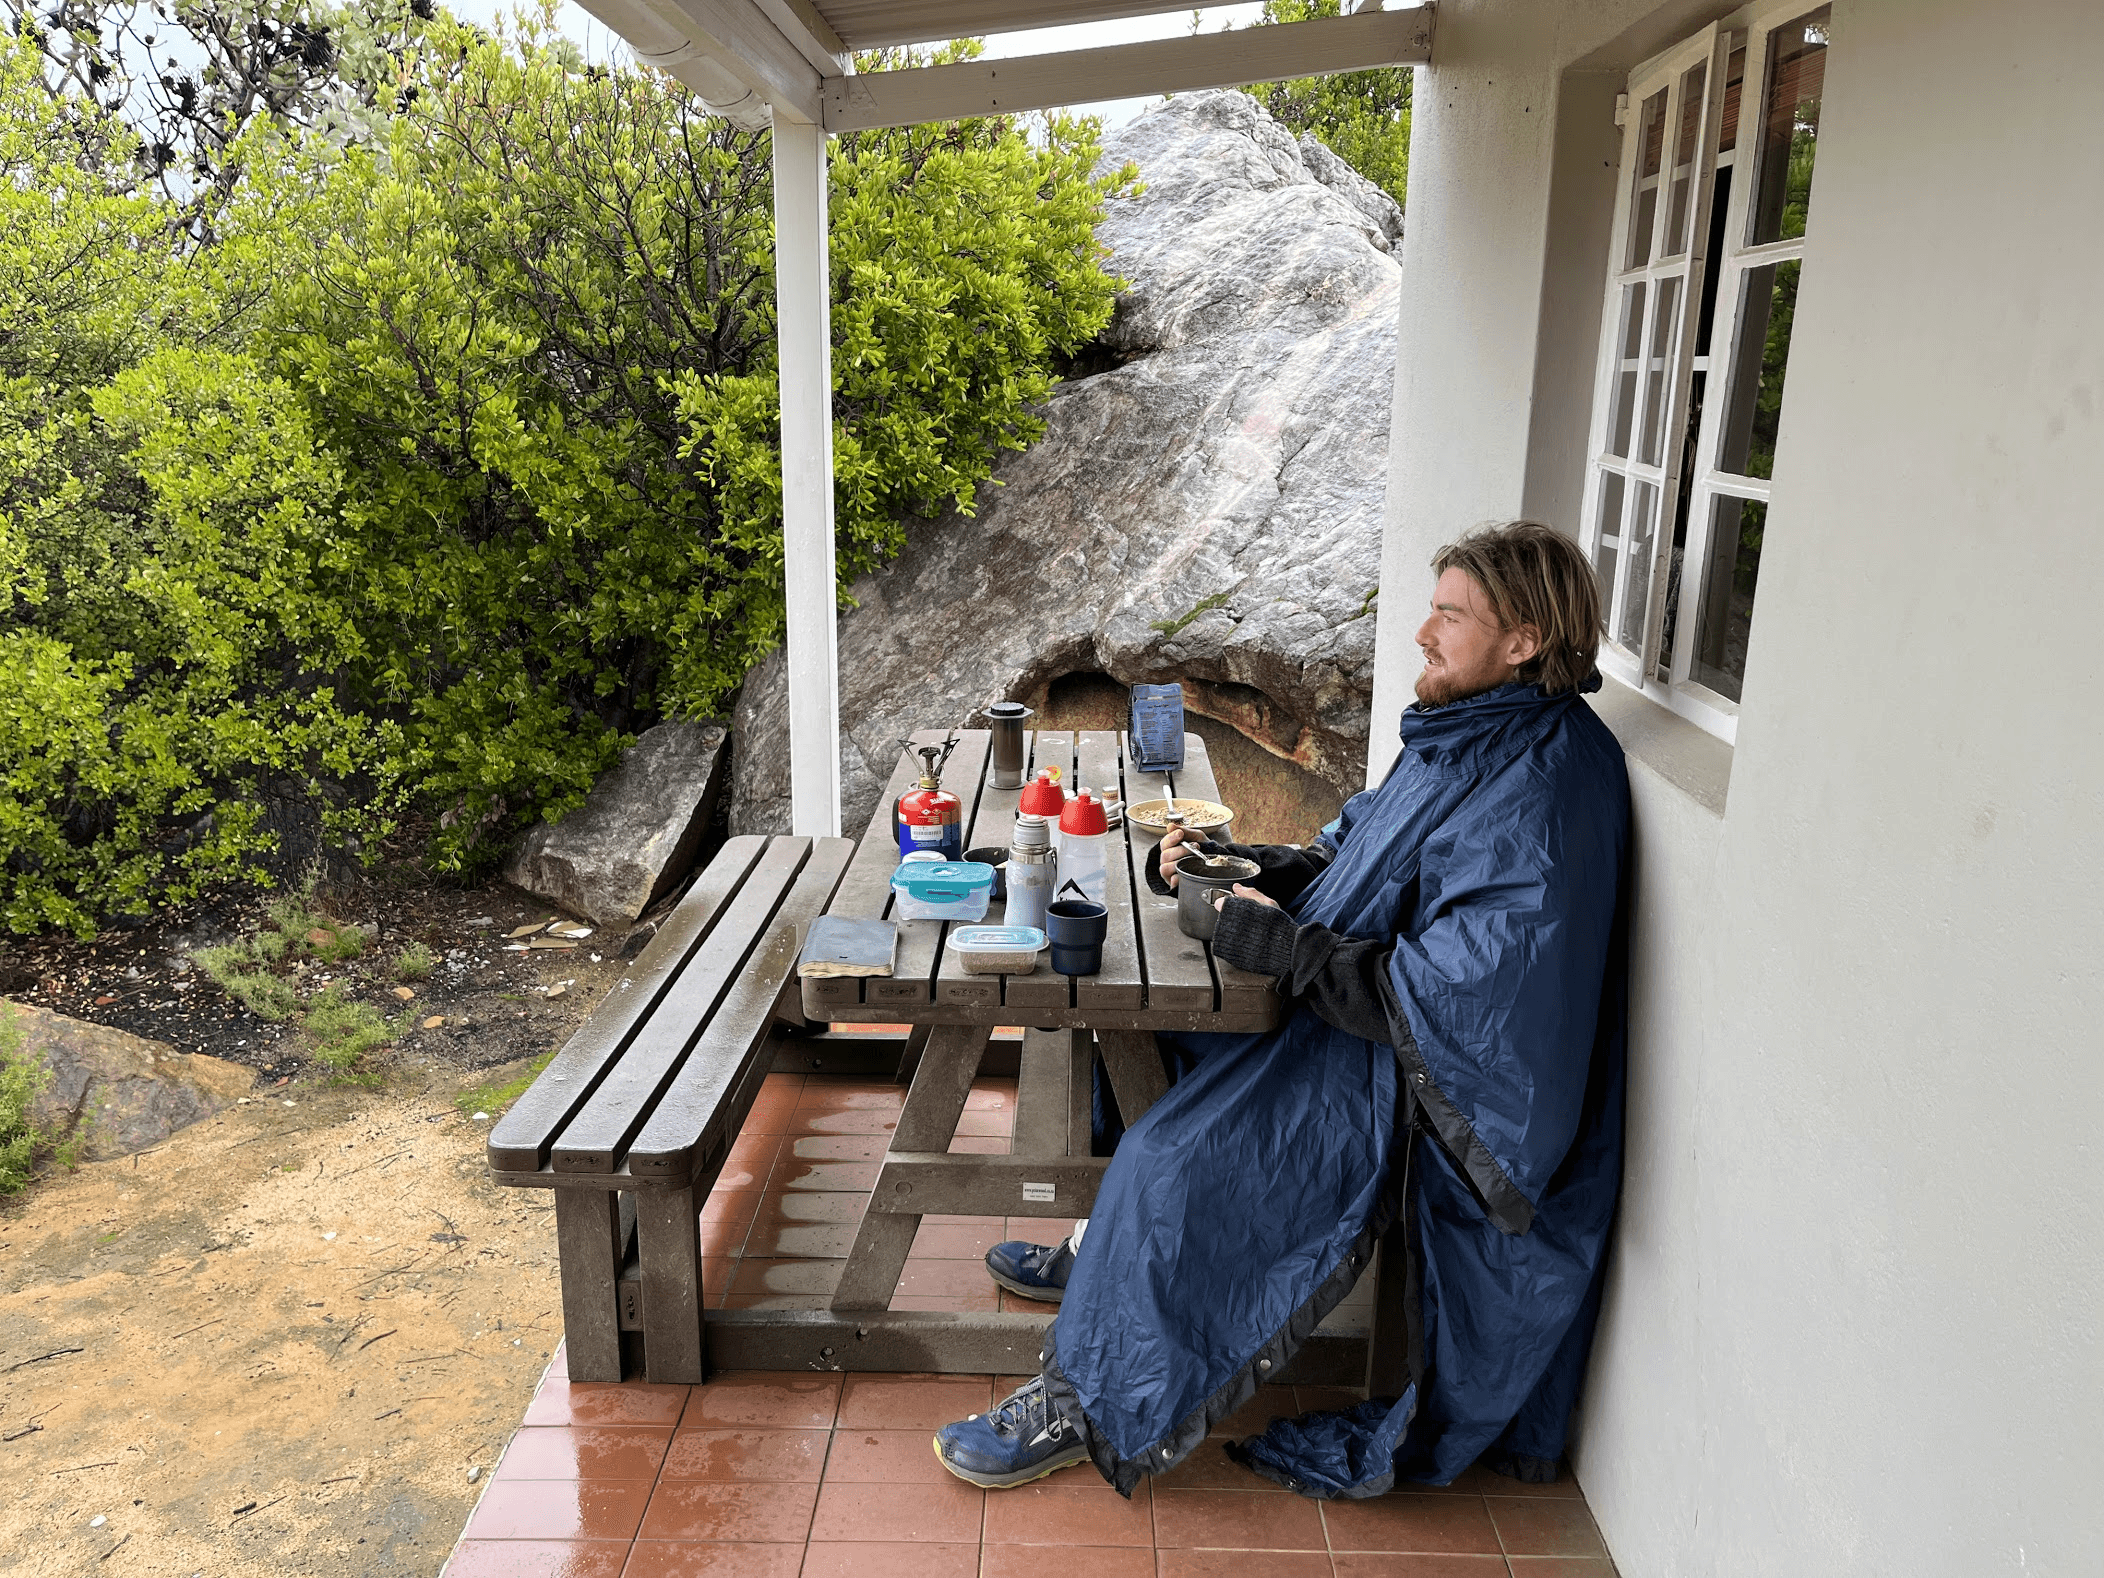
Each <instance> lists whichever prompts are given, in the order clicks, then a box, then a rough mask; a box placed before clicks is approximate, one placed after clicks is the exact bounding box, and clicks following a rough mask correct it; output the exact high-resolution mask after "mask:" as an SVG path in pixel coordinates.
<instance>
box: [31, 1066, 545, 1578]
mask: <svg viewBox="0 0 2104 1578" xmlns="http://www.w3.org/2000/svg"><path fill="white" fill-rule="evenodd" d="M495 1072H498V1071H491V1070H485V1071H483V1072H482V1073H481V1074H480V1075H477V1076H474V1077H473V1078H472V1079H470V1078H469V1077H468V1076H464V1075H462V1074H461V1073H459V1072H458V1071H456V1070H452V1069H446V1068H441V1067H436V1066H429V1065H427V1066H424V1067H421V1068H417V1067H411V1068H408V1069H403V1070H398V1071H397V1073H396V1075H395V1077H394V1080H393V1082H392V1084H391V1087H390V1088H389V1089H388V1090H387V1091H385V1092H382V1093H379V1094H369V1093H365V1092H360V1091H349V1090H328V1089H324V1088H319V1087H313V1086H309V1085H308V1084H307V1083H306V1082H305V1081H299V1082H295V1083H294V1084H292V1085H289V1086H286V1087H283V1088H280V1089H277V1090H272V1091H270V1092H269V1093H268V1094H267V1096H266V1095H264V1094H262V1093H260V1092H259V1094H258V1098H257V1099H256V1100H255V1101H254V1102H252V1103H251V1104H249V1105H245V1106H239V1107H235V1108H232V1109H229V1110H228V1111H227V1112H225V1113H224V1114H222V1115H221V1116H220V1117H218V1118H216V1119H211V1120H207V1121H206V1122H203V1123H200V1124H197V1125H196V1126H194V1127H192V1128H189V1129H186V1130H184V1131H182V1132H180V1133H178V1134H177V1135H175V1136H174V1137H173V1138H172V1139H171V1140H170V1141H169V1142H168V1143H166V1144H165V1145H163V1146H162V1147H160V1148H159V1149H157V1150H154V1151H151V1152H148V1153H146V1154H143V1155H141V1156H138V1157H131V1158H124V1159H120V1160H117V1161H110V1162H100V1163H91V1164H88V1165H86V1166H83V1167H82V1168H81V1169H80V1170H79V1171H78V1172H76V1173H73V1174H71V1175H60V1176H57V1177H55V1178H51V1179H49V1180H47V1181H45V1182H43V1183H41V1184H39V1185H38V1186H37V1187H36V1188H35V1189H34V1190H32V1191H31V1193H30V1194H29V1195H28V1196H27V1197H26V1198H25V1199H24V1200H22V1201H19V1202H17V1203H16V1204H15V1205H13V1206H11V1207H9V1208H7V1209H6V1210H5V1211H4V1212H0V1474H4V1476H5V1484H6V1486H7V1494H6V1497H5V1498H4V1505H0V1572H6V1573H10V1574H13V1573H21V1574H25V1575H37V1578H42V1575H45V1574H50V1575H59V1574H64V1575H67V1578H77V1575H81V1574H92V1575H95V1578H128V1575H132V1574H155V1575H161V1574H175V1575H178V1578H191V1575H195V1574H202V1575H205V1578H248V1575H254V1578H279V1575H284V1574H296V1573H298V1574H305V1573H315V1574H345V1575H350V1574H361V1575H362V1574H369V1573H402V1574H423V1575H431V1574H436V1573H437V1572H438V1571H439V1569H440V1567H441V1566H442V1565H443V1564H444V1562H445V1559H446V1555H447V1553H448V1551H449V1550H450V1549H451V1546H452V1543H453V1540H454V1539H455V1538H456V1536H457V1535H458V1533H459V1531H460V1529H461V1527H462V1525H463V1524H464V1522H465V1521H466V1518H467V1514H468V1511H469V1509H470V1507H471V1506H472V1505H473V1503H474V1501H475V1498H476V1497H477V1495H478V1494H479V1493H480V1491H481V1489H482V1486H483V1484H486V1483H487V1476H488V1472H489V1469H490V1468H491V1466H493V1465H494V1463H495V1462H496V1459H497V1456H498V1454H499V1452H500V1451H501V1450H502V1448H503V1446H504V1443H505V1441H506V1439H507V1438H508V1436H509V1434H510V1432H511V1430H512V1429H513V1428H514V1427H515V1426H516V1425H517V1424H518V1422H519V1418H520V1415H521V1414H522V1413H523V1412H524V1410H525V1407H526V1403H527V1400H528V1399H529V1397H530V1396H531V1394H532V1390H533V1385H534V1381H535V1379H536V1377H537V1376H538V1375H539V1374H540V1372H541V1370H542V1369H543V1368H544V1367H545V1366H546V1364H547V1362H548V1356H549V1354H550V1353H551V1351H552V1350H553V1349H554V1347H555V1345H556V1341H557V1339H558V1338H559V1337H560V1335H561V1329H562V1316H561V1311H560V1306H559V1296H558V1292H557V1283H556V1269H555V1233H554V1218H553V1212H552V1206H551V1204H550V1201H549V1199H548V1197H547V1196H546V1195H544V1194H542V1193H540V1192H539V1191H534V1190H513V1189H499V1188H497V1187H495V1186H494V1185H492V1184H491V1183H490V1182H489V1181H488V1179H487V1177H486V1175H485V1173H484V1169H483V1162H482V1139H483V1135H484V1134H485V1133H486V1132H487V1128H488V1125H487V1124H485V1123H475V1122H471V1121H469V1120H468V1119H465V1118H463V1117H462V1116H461V1115H460V1114H459V1113H458V1112H456V1111H455V1110H454V1108H453V1104H452V1097H453V1095H454V1093H455V1092H456V1091H457V1090H458V1089H460V1088H461V1086H462V1084H463V1083H480V1082H481V1081H483V1080H486V1079H488V1078H489V1077H490V1076H491V1074H492V1073H495ZM68 1350H74V1351H68ZM44 1355H50V1357H44ZM478 1466H479V1467H480V1469H481V1470H482V1477H481V1478H480V1479H479V1480H478V1481H474V1482H471V1481H470V1480H469V1478H468V1472H469V1470H470V1469H471V1468H475V1467H478ZM97 1520H102V1521H99V1522H98V1521H97Z"/></svg>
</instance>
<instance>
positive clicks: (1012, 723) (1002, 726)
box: [986, 701, 1032, 789]
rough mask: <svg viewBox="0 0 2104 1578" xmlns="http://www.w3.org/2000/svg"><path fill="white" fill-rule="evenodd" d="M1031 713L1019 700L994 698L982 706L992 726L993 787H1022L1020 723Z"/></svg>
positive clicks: (1022, 723) (1021, 725)
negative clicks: (984, 706) (992, 701)
mask: <svg viewBox="0 0 2104 1578" xmlns="http://www.w3.org/2000/svg"><path fill="white" fill-rule="evenodd" d="M1031 716H1032V714H1031V711H1030V709H1029V708H1028V707H1026V706H1024V705H1023V704H1022V703H1021V702H1020V701H997V702H995V703H994V704H993V705H992V706H991V707H988V708H987V709H986V721H987V722H988V723H989V724H990V725H992V728H993V736H994V737H993V754H994V787H995V788H996V789H1020V788H1022V787H1023V725H1024V724H1026V723H1028V722H1029V721H1030V718H1031Z"/></svg>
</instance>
